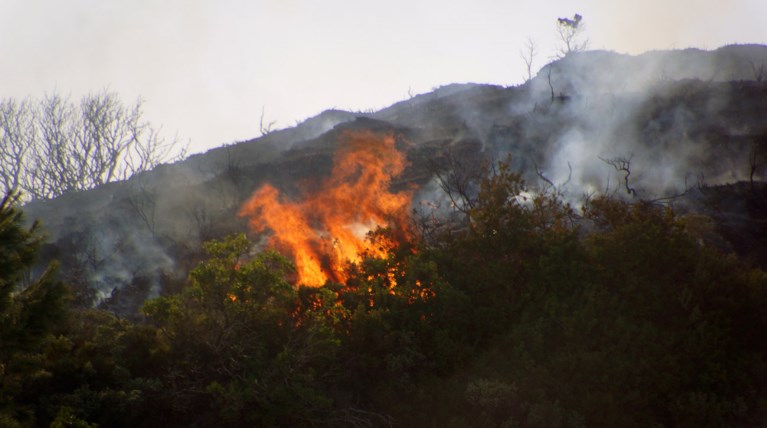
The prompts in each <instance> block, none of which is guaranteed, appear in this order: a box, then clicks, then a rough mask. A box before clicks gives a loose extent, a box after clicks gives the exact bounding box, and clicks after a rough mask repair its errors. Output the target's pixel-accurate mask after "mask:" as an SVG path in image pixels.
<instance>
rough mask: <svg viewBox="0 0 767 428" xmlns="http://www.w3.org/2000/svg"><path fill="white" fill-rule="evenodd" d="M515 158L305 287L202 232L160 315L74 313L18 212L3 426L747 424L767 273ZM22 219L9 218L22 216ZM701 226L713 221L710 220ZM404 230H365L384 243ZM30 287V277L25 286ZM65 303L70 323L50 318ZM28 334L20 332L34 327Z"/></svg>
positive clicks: (7, 299)
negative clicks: (329, 279)
mask: <svg viewBox="0 0 767 428" xmlns="http://www.w3.org/2000/svg"><path fill="white" fill-rule="evenodd" d="M523 190H524V183H523V182H522V181H521V179H520V177H519V176H518V175H517V174H514V173H513V172H511V171H509V170H508V168H507V167H506V166H504V165H501V166H500V167H499V168H497V169H496V170H495V172H494V173H493V174H488V176H487V177H486V178H485V179H484V181H483V182H482V183H481V191H480V194H479V196H478V202H477V205H476V207H475V208H474V209H473V210H471V211H470V212H469V213H468V216H469V217H468V218H467V219H466V220H467V221H466V223H465V227H463V228H458V229H456V228H453V229H452V232H444V233H442V234H441V235H439V236H438V237H437V238H436V239H433V240H430V242H429V245H427V244H425V243H423V242H419V241H416V242H399V243H398V244H397V245H394V246H393V247H392V248H391V250H390V251H389V253H388V255H387V256H386V257H384V258H374V257H364V258H363V261H362V262H361V263H359V264H356V265H351V266H349V272H350V273H351V275H350V279H349V280H348V282H347V283H346V284H326V285H325V286H324V287H320V288H303V287H301V288H295V287H293V286H291V285H290V284H289V283H288V279H287V278H289V277H290V275H291V264H290V263H289V261H287V260H286V259H284V258H283V257H281V256H280V255H278V254H275V253H271V252H265V253H260V254H250V253H249V250H250V248H251V244H250V243H249V242H248V241H247V239H246V238H245V237H244V236H234V237H230V238H227V239H226V240H223V241H219V242H211V243H208V244H206V247H205V250H206V251H207V253H208V258H207V259H206V260H205V261H204V262H202V263H201V264H200V265H199V266H197V268H195V269H194V270H193V271H192V272H191V274H190V276H189V280H188V283H187V286H186V288H185V289H184V290H183V291H182V292H181V293H180V294H177V295H169V296H163V297H160V298H157V299H155V300H152V301H149V302H147V304H146V305H145V308H144V315H145V316H146V321H145V322H144V323H138V324H136V323H130V322H128V321H125V320H121V319H117V318H115V317H114V316H112V315H110V314H108V313H104V312H99V311H69V312H68V315H67V317H66V322H61V319H60V318H57V317H59V316H60V315H61V316H63V315H65V312H64V308H65V306H66V304H65V301H64V294H63V293H62V290H63V289H62V288H61V285H60V284H57V283H55V282H52V281H51V279H50V273H48V274H46V275H43V276H42V277H41V280H39V281H37V282H35V283H32V284H30V285H28V286H26V287H25V288H23V289H21V288H19V287H20V280H21V276H20V273H21V272H23V271H24V269H27V268H28V267H29V266H30V263H31V262H30V260H31V258H30V257H31V256H32V255H33V253H34V250H35V245H36V242H37V240H36V238H35V234H34V231H31V232H30V231H26V230H24V229H23V228H21V226H20V224H19V220H18V218H17V217H15V216H16V215H17V213H18V212H17V210H16V208H14V207H13V206H12V204H10V203H5V204H4V205H3V207H2V213H3V217H2V218H3V222H2V224H1V225H0V227H2V230H0V233H2V234H3V235H6V234H8V235H9V236H15V238H14V239H8V240H5V239H3V240H0V243H2V253H1V254H2V259H3V265H2V266H0V268H1V269H2V271H0V276H2V278H0V279H1V280H2V283H0V285H1V286H2V289H0V290H2V293H3V294H0V298H2V299H1V300H0V304H2V306H0V316H1V317H2V320H3V324H2V331H0V333H2V335H1V336H0V337H2V340H3V342H2V347H0V358H1V359H0V370H2V372H0V374H1V375H2V385H0V387H1V388H2V389H1V390H0V392H1V393H2V395H1V396H0V406H2V407H0V418H2V419H0V422H3V423H4V424H6V425H13V424H16V425H17V426H32V425H47V424H50V423H53V425H54V426H62V427H63V426H83V427H85V426H93V424H98V425H99V426H388V425H393V424H397V425H401V426H419V427H420V426H456V427H457V426H480V427H484V426H487V427H494V426H509V427H511V426H524V427H538V426H540V427H558V426H561V427H566V426H574V427H579V426H652V425H657V426H748V425H753V424H754V423H756V422H757V421H759V420H760V418H763V417H764V415H765V413H764V412H765V411H766V410H767V394H766V390H765V388H766V387H767V383H766V381H767V342H765V341H764V340H763V333H764V332H765V331H767V314H766V313H765V311H764V309H763V308H764V307H767V278H766V277H765V274H764V272H762V271H760V270H752V269H750V268H749V267H747V266H745V265H744V264H742V263H741V262H739V261H738V260H736V259H735V258H733V257H730V256H725V255H722V254H721V253H719V252H717V251H716V250H713V249H711V248H709V247H707V246H706V245H705V244H704V242H703V239H702V237H703V236H704V235H705V233H702V232H701V224H702V223H701V222H700V219H699V218H693V217H685V216H677V215H675V214H674V213H673V212H672V211H671V210H670V209H668V208H663V207H658V206H655V205H652V204H645V203H634V204H630V203H626V202H622V201H617V200H612V199H609V198H595V199H593V200H591V201H590V202H589V203H587V204H586V205H585V207H584V209H583V212H582V213H578V214H576V213H575V212H574V211H573V210H572V209H571V208H570V207H569V206H567V205H566V204H564V203H563V202H562V201H561V200H559V199H558V198H557V197H555V196H552V195H539V196H536V197H532V198H530V196H529V195H528V196H527V197H525V196H524V195H527V194H526V193H523ZM6 219H8V220H6ZM703 224H704V223H703ZM393 236H394V235H393V233H392V232H391V231H388V230H379V231H377V232H376V233H374V234H373V235H372V236H371V238H370V239H373V240H379V241H380V242H381V243H382V245H381V246H382V247H388V245H384V243H386V242H387V241H392V240H393ZM19 290H23V291H19ZM54 320H59V321H54ZM22 338H23V339H24V340H21V339H22Z"/></svg>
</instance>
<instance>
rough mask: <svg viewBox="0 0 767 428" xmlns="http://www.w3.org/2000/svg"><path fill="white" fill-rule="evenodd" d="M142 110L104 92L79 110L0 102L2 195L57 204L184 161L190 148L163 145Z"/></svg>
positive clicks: (45, 101) (50, 101)
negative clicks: (70, 195) (71, 194)
mask: <svg viewBox="0 0 767 428" xmlns="http://www.w3.org/2000/svg"><path fill="white" fill-rule="evenodd" d="M141 108H142V101H141V100H140V99H139V100H137V101H136V102H135V104H133V105H132V106H126V105H124V104H123V103H122V102H121V101H120V99H119V98H118V96H117V94H115V93H111V92H106V91H104V92H101V93H98V94H91V95H87V96H85V97H84V98H83V99H82V100H81V101H80V103H79V104H75V103H72V102H70V101H69V99H67V98H65V97H62V96H61V95H58V94H52V95H46V96H45V97H43V98H42V99H40V100H34V99H24V100H23V101H21V102H18V101H16V100H14V99H7V100H4V101H2V102H0V143H1V145H2V147H0V186H2V187H3V188H2V189H1V190H3V191H5V192H8V191H10V190H12V189H19V190H21V191H23V192H24V193H25V194H26V195H27V197H28V198H33V199H47V198H54V197H57V196H60V195H62V194H64V193H66V192H70V191H77V190H84V189H90V188H94V187H96V186H99V185H102V184H104V183H108V182H112V181H118V180H125V179H127V178H129V177H130V176H132V175H133V174H135V173H137V172H141V171H147V170H150V169H152V168H154V167H155V166H157V165H159V164H160V163H163V162H167V161H170V160H173V159H179V158H182V157H183V156H184V155H185V152H186V148H181V149H179V148H178V147H177V146H178V144H177V140H176V139H174V140H172V141H165V139H163V138H161V137H160V135H159V132H158V130H157V129H155V128H153V127H152V126H151V125H149V124H148V123H147V122H145V121H144V120H143V118H142V116H143V112H142V109H141Z"/></svg>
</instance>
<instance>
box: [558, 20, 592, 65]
mask: <svg viewBox="0 0 767 428" xmlns="http://www.w3.org/2000/svg"><path fill="white" fill-rule="evenodd" d="M582 21H583V16H581V15H579V14H577V13H576V14H575V16H573V19H569V18H558V19H557V34H559V39H560V41H561V43H562V44H561V46H560V47H559V57H565V56H567V55H568V54H570V53H573V52H578V51H582V50H586V49H587V48H588V46H589V39H587V38H583V37H582V36H583V31H584V29H585V27H584V25H583V23H582Z"/></svg>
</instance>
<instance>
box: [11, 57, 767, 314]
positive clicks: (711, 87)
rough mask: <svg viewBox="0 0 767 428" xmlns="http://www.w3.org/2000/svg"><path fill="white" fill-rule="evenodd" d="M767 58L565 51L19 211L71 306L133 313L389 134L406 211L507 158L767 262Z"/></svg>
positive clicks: (531, 179) (532, 180) (574, 191)
mask: <svg viewBox="0 0 767 428" xmlns="http://www.w3.org/2000/svg"><path fill="white" fill-rule="evenodd" d="M766 61H767V47H764V46H727V47H723V48H720V49H718V50H715V51H701V50H693V49H690V50H683V51H665V52H651V53H647V54H644V55H639V56H628V55H620V54H615V53H611V52H582V53H576V54H572V55H568V56H567V57H566V58H564V59H561V60H558V61H555V62H553V63H550V64H548V65H546V66H545V67H543V69H541V71H540V72H539V73H538V75H537V76H536V77H535V78H534V79H532V80H531V81H529V82H527V83H525V84H523V85H520V86H515V87H500V86H491V85H477V84H456V85H450V86H446V87H442V88H438V89H436V90H434V91H433V92H431V93H428V94H422V95H418V96H415V97H412V98H411V99H408V100H405V101H402V102H400V103H397V104H395V105H392V106H391V107H388V108H385V109H383V110H381V111H378V112H375V113H369V114H368V113H365V114H357V113H351V112H344V111H337V110H330V111H326V112H323V113H321V114H320V115H318V116H316V117H314V118H311V119H308V120H306V121H305V122H303V123H301V124H299V125H297V126H296V127H294V128H289V129H284V130H279V131H275V132H272V133H270V134H268V135H265V136H263V137H260V138H256V139H253V140H250V141H245V142H239V143H235V144H230V145H225V146H222V147H220V148H217V149H213V150H210V151H209V152H207V153H204V154H199V155H194V156H191V157H190V158H188V159H186V160H184V161H182V162H177V163H175V164H172V165H163V166H160V167H158V168H157V169H155V170H153V171H151V172H148V173H144V174H141V175H139V176H135V177H133V178H132V179H130V180H128V181H126V182H120V183H112V184H109V185H106V186H102V187H100V188H98V189H94V190H92V191H87V192H80V193H75V194H67V195H64V196H62V197H60V198H58V199H55V200H50V201H33V202H31V203H29V204H28V205H27V206H26V207H25V210H26V211H27V212H28V216H29V217H30V218H39V219H40V220H42V222H43V224H44V225H45V227H46V229H47V231H48V237H49V244H48V245H47V248H46V255H47V258H57V259H59V260H61V262H62V268H61V272H62V275H63V277H64V279H65V280H66V281H67V282H69V283H71V284H74V285H75V288H76V289H77V290H80V299H81V302H82V303H83V304H85V305H88V304H104V305H108V306H109V307H110V308H112V309H113V310H115V311H118V312H121V313H130V312H135V309H136V307H137V305H139V304H140V302H142V301H143V300H144V299H145V298H146V297H147V296H152V295H157V294H159V293H163V292H167V291H171V290H168V289H167V288H169V287H171V288H172V286H170V285H169V284H173V283H174V281H176V282H177V283H178V282H180V281H182V280H183V278H184V277H185V275H186V272H187V270H188V269H189V267H190V266H192V265H193V264H194V262H195V261H196V260H197V254H198V249H199V246H200V243H201V242H202V241H205V240H207V239H210V238H215V237H222V236H224V235H226V234H229V233H233V232H237V231H245V230H246V221H245V220H244V219H243V218H241V217H239V216H238V211H239V209H240V207H241V205H242V203H243V202H244V201H245V200H246V199H247V198H248V197H250V195H251V194H252V193H253V192H254V191H255V190H256V189H257V188H258V187H259V186H261V185H262V184H264V183H270V184H272V185H274V186H276V187H277V188H279V189H280V190H281V191H282V192H284V194H285V195H286V197H290V196H292V195H297V194H299V193H301V192H303V191H305V189H306V188H307V186H308V187H309V188H311V185H312V183H313V182H317V180H319V179H320V178H321V177H327V176H328V175H329V174H330V170H331V168H332V165H333V154H334V153H335V151H336V150H337V147H338V144H339V141H340V140H341V139H342V136H343V135H344V133H347V132H349V131H361V130H362V131H370V132H373V133H379V134H389V135H393V136H394V138H395V140H396V146H397V148H398V149H399V150H401V151H403V152H404V153H405V154H406V157H407V161H408V165H407V167H406V169H405V171H404V172H403V173H402V174H400V175H399V176H397V177H395V178H394V179H393V181H392V187H393V188H397V189H405V188H415V189H418V190H417V191H415V193H414V196H413V202H412V203H413V207H414V208H418V207H420V206H423V203H425V202H424V201H430V203H434V204H435V205H440V203H441V205H440V206H442V207H443V208H444V207H445V206H446V204H445V203H444V202H445V200H446V199H445V195H444V192H442V190H441V189H440V185H439V181H438V180H437V179H436V178H435V176H436V174H437V173H438V172H440V171H443V172H444V170H445V168H457V167H461V168H475V167H477V166H478V165H480V164H481V163H482V161H483V160H492V159H496V160H497V159H503V158H505V157H506V156H507V155H511V159H512V162H513V166H514V168H516V169H518V170H519V171H521V172H522V173H523V174H524V177H525V178H526V180H527V182H528V184H529V185H530V186H531V187H536V186H538V187H551V186H554V187H556V188H557V190H558V191H559V192H561V194H562V195H564V197H565V198H566V200H568V201H570V202H572V203H573V204H575V205H578V204H579V201H582V198H583V197H584V196H586V197H588V196H593V195H597V194H612V195H615V196H616V197H623V198H627V199H637V200H639V199H643V200H656V201H659V203H670V204H673V205H674V206H676V207H678V208H679V209H682V210H694V211H698V212H701V213H704V214H707V215H709V216H710V217H711V218H713V219H714V220H715V222H716V228H717V231H718V233H719V235H720V236H721V239H722V244H721V246H722V247H724V248H726V249H727V250H731V251H736V252H737V253H739V254H741V255H742V256H745V257H747V258H750V259H751V260H753V262H754V263H756V264H758V265H761V266H767V260H765V258H764V254H765V248H764V247H765V246H764V244H763V243H764V242H767V240H764V239H759V238H758V237H761V236H764V235H765V219H766V218H767V217H766V216H765V202H764V201H765V200H767V194H766V193H765V187H764V185H763V181H764V180H765V174H766V173H767V166H766V164H767V119H765V118H767V76H765V75H764V71H763V70H764V67H763V66H762V67H759V66H760V65H763V64H764V63H765V62H766ZM627 173H630V175H629V177H628V180H626V177H627V175H628V174H627ZM629 189H630V190H629Z"/></svg>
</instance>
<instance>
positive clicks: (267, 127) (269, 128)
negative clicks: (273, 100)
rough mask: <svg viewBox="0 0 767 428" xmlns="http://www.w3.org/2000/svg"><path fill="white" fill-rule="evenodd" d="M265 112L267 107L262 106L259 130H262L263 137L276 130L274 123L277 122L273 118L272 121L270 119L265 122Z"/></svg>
mask: <svg viewBox="0 0 767 428" xmlns="http://www.w3.org/2000/svg"><path fill="white" fill-rule="evenodd" d="M265 112H266V108H265V107H261V119H260V120H259V122H258V128H259V131H260V132H261V136H262V137H263V136H265V135H269V134H271V133H272V132H274V125H275V124H277V121H276V120H272V121H270V122H268V123H265V122H264V114H265Z"/></svg>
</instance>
